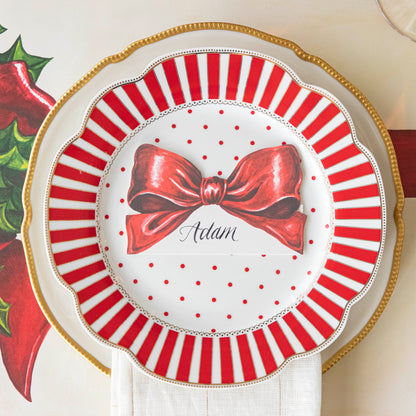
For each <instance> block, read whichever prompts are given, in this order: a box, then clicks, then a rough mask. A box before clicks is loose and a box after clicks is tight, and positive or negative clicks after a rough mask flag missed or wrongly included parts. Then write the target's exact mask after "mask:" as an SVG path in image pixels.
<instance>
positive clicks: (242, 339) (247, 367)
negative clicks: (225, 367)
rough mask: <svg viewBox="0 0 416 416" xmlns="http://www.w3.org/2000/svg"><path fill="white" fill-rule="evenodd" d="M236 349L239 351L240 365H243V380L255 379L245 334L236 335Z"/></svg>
mask: <svg viewBox="0 0 416 416" xmlns="http://www.w3.org/2000/svg"><path fill="white" fill-rule="evenodd" d="M237 344H238V350H239V351H240V359H241V365H242V367H243V374H244V381H250V380H255V379H256V377H257V376H256V370H255V369H254V363H253V358H252V356H251V351H250V346H249V345H248V339H247V335H246V334H242V335H237Z"/></svg>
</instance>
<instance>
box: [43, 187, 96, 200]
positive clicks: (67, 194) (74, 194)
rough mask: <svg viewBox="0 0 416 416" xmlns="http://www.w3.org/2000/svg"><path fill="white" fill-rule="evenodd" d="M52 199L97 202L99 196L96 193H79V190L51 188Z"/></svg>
mask: <svg viewBox="0 0 416 416" xmlns="http://www.w3.org/2000/svg"><path fill="white" fill-rule="evenodd" d="M50 197H51V198H57V199H66V200H68V201H82V202H95V200H96V197H97V194H95V193H94V192H86V191H79V190H77V189H71V188H62V187H61V186H55V185H52V186H51V193H50Z"/></svg>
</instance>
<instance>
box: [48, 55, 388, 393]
mask: <svg viewBox="0 0 416 416" xmlns="http://www.w3.org/2000/svg"><path fill="white" fill-rule="evenodd" d="M74 127H75V126H74ZM76 127H79V126H76ZM143 144H152V145H154V146H157V147H159V148H161V149H165V150H169V151H170V152H174V153H176V154H178V155H181V156H182V157H184V158H186V159H187V160H189V161H190V162H191V163H192V164H193V165H195V166H196V167H197V168H198V169H199V170H200V171H201V173H202V175H203V176H205V177H208V176H214V175H216V176H219V177H224V178H227V177H228V176H229V175H230V174H231V172H232V171H233V170H234V169H235V167H236V166H237V165H238V163H239V162H240V160H241V159H243V158H244V157H245V156H247V155H248V154H250V153H253V152H255V151H257V150H260V149H264V148H270V147H276V146H285V145H289V144H291V145H293V146H294V147H295V148H296V150H297V152H298V154H299V156H300V159H301V169H302V174H303V179H302V185H301V188H300V195H301V206H300V208H299V210H300V211H302V212H303V213H304V214H305V215H306V218H307V219H306V223H305V229H304V233H303V239H304V251H303V253H302V254H300V253H297V252H295V251H293V250H291V249H290V248H288V247H287V246H285V245H284V244H282V243H280V242H279V241H277V240H276V239H275V238H273V237H272V236H270V235H269V234H267V233H265V232H264V231H262V230H259V229H257V228H254V227H252V226H250V225H248V224H247V223H246V222H244V221H243V220H241V219H239V218H236V217H233V216H232V215H230V214H227V213H225V211H223V210H221V208H220V207H218V206H204V207H201V208H199V209H198V210H196V211H195V212H194V213H193V214H192V215H191V216H190V217H189V218H188V219H187V220H186V221H185V222H184V223H183V224H182V225H181V227H178V229H177V230H175V231H174V232H172V233H171V234H170V235H168V236H167V237H166V238H165V239H163V240H161V241H160V242H159V243H157V244H155V245H154V246H152V247H150V248H149V249H148V250H144V251H143V252H141V253H138V254H128V253H127V236H126V216H127V215H132V214H134V213H135V212H134V211H133V210H132V209H131V208H130V207H129V206H128V204H127V202H126V200H127V193H128V189H129V187H130V182H131V172H132V167H133V164H134V153H135V151H136V150H137V148H138V147H139V146H141V145H143ZM383 198H384V196H383V186H382V183H381V177H380V174H379V171H378V168H377V165H376V163H375V161H374V158H373V157H372V155H371V154H370V152H369V151H368V150H367V149H366V148H365V147H364V146H363V145H361V144H360V143H359V142H358V140H357V138H356V136H355V131H354V126H353V124H352V122H351V118H350V116H349V115H348V113H347V112H346V110H345V109H344V107H343V106H342V104H341V103H340V102H338V100H337V99H336V98H335V97H333V96H332V95H331V94H329V93H328V92H326V91H325V90H323V89H321V88H318V87H315V86H311V85H307V84H305V83H303V82H302V81H301V80H299V78H298V77H297V76H296V74H295V73H294V72H293V71H292V70H291V69H290V68H288V67H287V66H286V65H285V64H284V63H282V62H279V61H277V60H275V59H273V58H270V57H268V56H264V55H262V54H258V53H255V52H251V51H243V50H232V49H224V48H210V49H198V50H196V49H195V50H187V51H180V52H176V53H172V54H170V55H168V56H164V57H161V58H160V59H158V60H156V61H154V62H152V63H151V64H150V65H149V66H148V68H147V69H146V70H145V71H144V73H143V74H138V76H137V78H135V79H128V80H122V81H120V82H118V83H116V84H113V85H110V86H109V87H108V88H106V89H105V90H104V91H102V92H100V93H99V94H98V96H97V97H96V99H95V100H94V101H93V102H92V103H91V105H90V106H89V108H88V109H87V111H86V116H85V118H84V123H83V125H82V126H81V129H80V131H79V133H78V134H77V135H76V136H75V137H73V138H72V139H71V140H69V141H68V142H67V144H66V145H65V146H64V147H63V148H62V150H61V151H60V153H59V154H58V155H57V157H56V159H55V163H54V165H53V167H52V169H51V173H50V181H49V184H48V190H47V218H46V234H47V241H48V250H49V256H50V261H51V263H52V266H53V268H54V270H55V272H56V274H57V276H58V278H59V279H60V281H61V282H63V283H64V284H65V285H66V286H67V287H68V288H69V289H70V290H71V291H72V292H73V293H74V294H75V295H76V299H77V302H76V307H77V310H78V312H79V314H80V317H81V320H82V322H83V323H84V325H85V327H86V328H87V330H88V331H89V332H90V333H91V334H93V335H94V336H95V337H97V338H98V339H99V340H100V341H101V342H104V343H106V344H108V345H111V346H113V347H116V348H121V349H124V350H125V351H126V352H127V353H129V355H130V357H131V358H132V359H133V360H134V361H135V362H136V363H137V365H138V366H139V367H140V368H142V369H144V370H145V371H147V372H148V373H150V374H152V375H154V376H156V377H158V378H161V379H164V380H168V381H173V382H179V383H185V384H190V385H195V386H222V387H223V386H225V385H244V384H247V383H250V382H255V381H258V380H260V379H266V378H268V377H270V376H271V375H273V374H276V373H277V372H278V371H279V370H280V369H281V368H283V366H284V365H285V364H286V363H287V362H288V361H290V360H291V359H293V358H295V357H299V356H305V355H308V354H313V353H315V352H318V351H321V350H322V349H324V348H325V347H326V346H328V345H329V344H330V343H331V342H332V341H333V340H335V338H336V337H337V336H338V335H339V334H340V332H341V330H342V329H343V326H344V324H345V321H346V318H347V315H348V311H349V308H350V306H351V305H352V304H353V303H354V302H356V301H357V300H359V299H360V298H361V297H362V296H363V294H364V293H365V292H366V291H367V289H368V288H369V286H370V284H371V283H372V281H373V279H374V276H375V275H376V272H377V268H378V265H379V262H380V259H381V255H382V250H383V244H384V236H385V223H386V220H385V203H384V199H383ZM211 224H213V226H212V227H213V228H211V229H210V228H209V227H210V226H211ZM198 227H200V228H199V229H198ZM218 227H219V231H217V233H216V234H215V236H216V237H218V236H219V235H220V234H221V230H234V238H231V237H230V238H225V237H224V238H216V237H214V236H213V234H212V231H213V230H215V228H218ZM227 227H228V228H227ZM202 229H205V230H206V231H205V234H203V233H202V234H201V232H202V231H201V230H202ZM209 232H211V234H209ZM228 234H229V235H231V233H228ZM204 235H205V238H203V237H204ZM207 235H208V236H209V235H210V236H211V238H206V237H207Z"/></svg>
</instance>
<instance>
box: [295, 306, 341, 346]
mask: <svg viewBox="0 0 416 416" xmlns="http://www.w3.org/2000/svg"><path fill="white" fill-rule="evenodd" d="M296 309H297V310H298V311H299V312H300V313H301V314H302V315H303V316H304V317H305V318H306V319H307V320H308V321H309V322H310V323H311V324H312V325H313V326H314V327H315V328H316V329H317V330H318V331H319V333H320V334H321V335H322V336H323V337H324V338H325V339H327V338H329V337H330V336H331V335H332V334H333V333H334V329H333V328H332V327H331V325H329V324H328V323H327V322H326V321H325V320H324V319H322V318H321V317H320V316H319V315H318V314H317V313H316V312H315V311H314V310H313V309H312V308H311V307H310V306H309V305H308V304H306V303H305V302H301V303H299V305H298V306H296Z"/></svg>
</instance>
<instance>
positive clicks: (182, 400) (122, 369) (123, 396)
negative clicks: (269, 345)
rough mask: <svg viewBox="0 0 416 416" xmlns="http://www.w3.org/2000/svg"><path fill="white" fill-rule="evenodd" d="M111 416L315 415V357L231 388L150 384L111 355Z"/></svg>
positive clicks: (116, 354) (318, 389) (123, 357)
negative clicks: (265, 378)
mask: <svg viewBox="0 0 416 416" xmlns="http://www.w3.org/2000/svg"><path fill="white" fill-rule="evenodd" d="M112 359H113V361H112V373H111V416H246V415H250V416H251V415H253V414H256V415H261V416H268V415H270V416H319V415H320V409H321V384H322V383H321V356H320V354H315V355H312V356H310V357H307V358H301V359H298V360H294V361H293V362H291V363H290V364H289V365H288V366H287V367H286V368H285V369H284V370H283V371H282V373H281V374H280V375H278V376H276V377H273V378H272V379H270V380H268V381H264V382H262V383H259V384H254V385H252V386H247V387H240V388H234V389H201V388H189V387H183V386H179V385H175V384H171V383H165V382H162V381H159V380H156V379H154V378H152V377H149V376H148V375H146V374H144V373H143V372H141V371H140V370H139V369H137V368H136V367H135V366H134V365H133V364H132V363H131V362H130V360H129V359H128V357H127V355H126V354H125V353H123V352H121V351H113V358H112Z"/></svg>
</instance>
